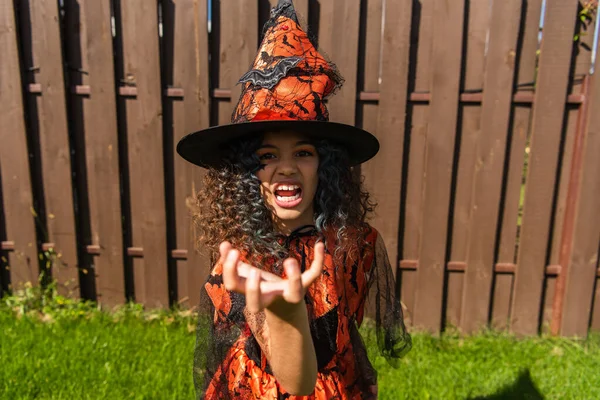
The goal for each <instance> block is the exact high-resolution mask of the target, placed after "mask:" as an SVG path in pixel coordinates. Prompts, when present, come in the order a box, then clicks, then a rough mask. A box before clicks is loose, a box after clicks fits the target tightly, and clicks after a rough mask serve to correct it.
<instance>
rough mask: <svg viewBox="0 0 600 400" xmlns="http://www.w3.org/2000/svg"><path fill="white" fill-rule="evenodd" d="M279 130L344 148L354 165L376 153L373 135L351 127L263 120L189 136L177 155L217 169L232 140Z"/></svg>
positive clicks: (184, 138)
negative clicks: (324, 140) (326, 140)
mask: <svg viewBox="0 0 600 400" xmlns="http://www.w3.org/2000/svg"><path fill="white" fill-rule="evenodd" d="M280 131H293V132H297V133H301V134H304V135H306V136H308V137H311V138H320V139H328V140H330V141H331V142H333V143H337V144H340V145H342V146H345V147H346V149H347V150H348V154H349V156H350V163H351V165H353V166H354V165H358V164H361V163H363V162H365V161H367V160H369V159H371V158H372V157H373V156H375V154H377V152H378V151H379V141H378V140H377V138H376V137H375V136H373V135H372V134H370V133H369V132H367V131H365V130H363V129H360V128H357V127H355V126H352V125H346V124H340V123H337V122H329V121H299V120H266V121H257V122H244V123H239V124H230V125H219V126H214V127H211V128H207V129H204V130H201V131H198V132H194V133H190V134H189V135H186V136H185V137H183V138H182V139H181V140H180V141H179V143H178V144H177V153H179V155H180V156H181V157H183V158H184V159H185V160H187V161H189V162H191V163H192V164H196V165H198V166H200V167H204V168H210V167H218V166H220V165H222V162H223V154H222V153H223V150H224V149H225V148H226V145H227V144H228V143H229V142H231V141H232V140H235V139H241V138H243V137H245V136H250V135H255V134H260V133H264V132H280Z"/></svg>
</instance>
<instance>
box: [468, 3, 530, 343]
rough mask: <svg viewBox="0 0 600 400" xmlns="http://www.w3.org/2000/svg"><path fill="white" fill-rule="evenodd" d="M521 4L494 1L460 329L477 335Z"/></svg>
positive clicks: (484, 309)
mask: <svg viewBox="0 0 600 400" xmlns="http://www.w3.org/2000/svg"><path fill="white" fill-rule="evenodd" d="M521 3H522V1H521V0H505V1H501V2H499V1H495V2H494V3H493V8H492V22H491V27H490V35H489V47H488V54H487V58H486V67H485V82H484V92H483V102H482V113H481V131H482V132H485V134H483V135H481V136H480V138H479V140H478V143H477V150H476V163H475V176H474V182H473V183H474V185H473V193H474V196H473V203H472V207H471V213H470V224H469V225H470V229H469V230H470V232H471V233H472V235H471V237H470V240H469V250H468V255H467V270H466V273H465V290H464V293H463V296H464V297H463V303H462V306H463V309H462V318H461V324H460V326H461V330H462V331H464V332H475V331H476V330H478V329H480V328H481V327H483V326H485V325H486V324H487V322H488V316H489V304H490V300H491V290H492V280H493V274H494V259H495V254H494V253H495V252H494V250H495V243H496V231H497V230H496V225H497V221H498V212H499V205H500V202H499V199H500V195H501V189H502V172H503V167H504V153H505V149H506V138H507V133H508V123H509V118H510V108H511V102H512V94H513V80H514V70H515V65H514V57H515V55H516V45H517V36H518V30H519V17H520V15H521Z"/></svg>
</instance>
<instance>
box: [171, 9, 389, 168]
mask: <svg viewBox="0 0 600 400" xmlns="http://www.w3.org/2000/svg"><path fill="white" fill-rule="evenodd" d="M263 32H264V38H263V41H262V43H261V46H260V49H259V51H258V56H257V57H256V60H255V61H254V64H253V66H252V69H251V70H250V71H248V72H247V73H246V74H244V76H242V78H241V79H240V81H239V82H240V83H241V84H243V85H244V86H243V89H242V94H241V96H240V99H239V101H238V104H237V106H236V108H235V110H234V112H233V116H232V118H231V122H232V123H231V124H229V125H220V126H215V127H211V128H208V129H204V130H202V131H199V132H194V133H191V134H189V135H187V136H185V137H184V138H182V139H181V140H180V141H179V143H178V144H177V152H178V153H179V155H180V156H182V157H183V158H184V159H186V160H187V161H189V162H191V163H193V164H196V165H199V166H201V167H205V168H208V167H216V166H219V165H221V164H222V162H223V160H222V150H223V149H224V147H225V146H226V145H227V144H228V143H229V142H230V141H231V140H234V139H239V138H241V137H244V136H247V135H252V134H258V133H264V132H279V131H294V132H298V133H301V134H305V135H307V136H309V137H314V138H324V139H329V140H331V141H332V142H335V143H338V144H341V145H343V146H345V147H346V149H347V150H348V153H349V155H350V163H351V164H352V165H357V164H360V163H363V162H365V161H367V160H368V159H370V158H371V157H373V156H374V155H375V154H376V153H377V152H378V151H379V142H378V141H377V139H376V138H375V136H373V135H371V134H370V133H368V132H366V131H364V130H362V129H360V128H357V127H355V126H351V125H345V124H340V123H336V122H330V121H329V112H328V111H327V107H326V105H325V103H324V100H325V99H326V98H327V97H328V96H329V95H331V94H333V93H334V92H335V90H336V89H338V88H339V87H341V85H342V82H343V80H342V78H341V76H340V75H339V73H338V72H337V70H336V68H335V66H334V65H333V64H332V63H330V62H328V61H327V60H326V59H325V58H324V57H323V56H322V55H321V54H319V52H318V51H317V49H316V48H315V46H314V45H313V43H312V42H311V40H310V39H309V37H308V35H307V34H306V32H304V31H303V30H302V28H301V27H300V24H299V23H298V18H297V16H296V11H295V9H294V5H293V3H292V0H279V3H278V4H277V6H276V7H275V8H273V9H272V10H271V16H270V19H269V20H268V21H267V23H266V24H265V27H264V29H263Z"/></svg>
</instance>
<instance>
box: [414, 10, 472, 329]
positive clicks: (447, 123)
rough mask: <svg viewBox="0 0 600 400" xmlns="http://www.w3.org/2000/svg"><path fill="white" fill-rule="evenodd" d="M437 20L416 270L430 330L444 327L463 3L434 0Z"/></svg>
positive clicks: (418, 318)
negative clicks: (443, 304)
mask: <svg viewBox="0 0 600 400" xmlns="http://www.w3.org/2000/svg"><path fill="white" fill-rule="evenodd" d="M434 7H435V8H434V17H433V34H434V39H433V40H434V44H433V55H432V65H431V73H432V81H431V102H430V113H431V115H435V118H434V119H432V120H431V121H430V123H429V129H428V131H427V145H426V161H425V165H426V167H425V174H426V178H425V179H426V182H425V189H424V194H423V217H422V221H423V223H422V229H423V231H422V235H423V238H426V240H422V242H421V248H420V251H419V268H418V271H417V295H416V301H415V310H414V324H415V325H416V326H418V327H423V328H425V329H427V330H429V331H433V332H437V331H439V330H440V329H441V321H442V300H443V299H442V294H443V287H444V273H445V264H446V239H447V234H448V229H447V228H448V212H449V206H448V205H449V202H450V190H451V187H450V186H451V178H452V165H453V151H452V150H453V149H454V138H455V134H456V122H457V110H458V99H459V81H460V73H461V60H460V57H457V54H461V50H462V42H463V40H462V34H463V30H462V28H463V22H464V21H463V19H464V18H463V16H464V1H463V0H459V1H456V2H452V5H450V4H449V3H447V2H446V1H443V0H436V1H435V5H434Z"/></svg>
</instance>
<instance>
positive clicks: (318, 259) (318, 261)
mask: <svg viewBox="0 0 600 400" xmlns="http://www.w3.org/2000/svg"><path fill="white" fill-rule="evenodd" d="M314 255H315V258H314V259H313V262H312V263H311V264H310V268H309V269H307V270H306V271H304V273H303V274H302V286H303V287H304V288H308V287H309V286H310V285H312V283H313V282H314V281H316V280H317V278H318V277H319V276H321V273H322V272H323V260H324V259H325V245H324V244H323V243H322V242H319V243H317V244H315V252H314Z"/></svg>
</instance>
